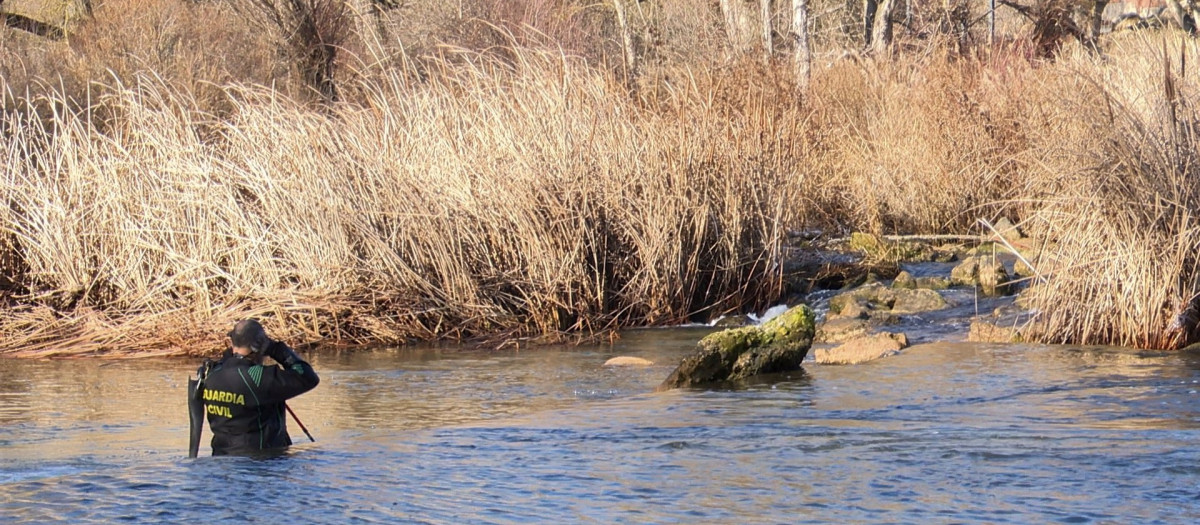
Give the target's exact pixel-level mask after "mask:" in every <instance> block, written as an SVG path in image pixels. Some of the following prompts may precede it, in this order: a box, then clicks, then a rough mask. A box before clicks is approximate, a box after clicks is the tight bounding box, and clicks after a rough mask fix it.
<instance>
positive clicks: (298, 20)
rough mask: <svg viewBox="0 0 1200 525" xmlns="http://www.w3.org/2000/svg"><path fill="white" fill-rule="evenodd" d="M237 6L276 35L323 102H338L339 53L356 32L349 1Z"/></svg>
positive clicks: (241, 2) (250, 0) (274, 0)
mask: <svg viewBox="0 0 1200 525" xmlns="http://www.w3.org/2000/svg"><path fill="white" fill-rule="evenodd" d="M233 5H234V8H235V9H237V10H238V11H239V12H240V13H242V14H243V15H244V16H246V17H247V18H248V19H249V20H251V21H252V22H253V23H255V24H256V25H258V26H260V27H262V28H263V29H265V30H267V31H269V32H270V33H271V34H272V36H273V37H274V39H275V40H276V42H278V44H279V46H280V50H281V51H282V52H283V53H284V54H285V55H287V56H288V57H289V58H290V59H291V60H292V62H293V63H294V64H295V65H296V68H297V70H298V73H299V74H300V76H301V78H302V79H303V81H304V84H305V85H306V86H308V87H310V88H312V89H313V91H314V92H315V93H317V94H318V95H319V96H320V98H321V100H322V101H323V102H325V103H331V102H336V101H337V100H338V88H337V81H336V73H337V70H336V67H337V54H338V50H339V49H341V48H342V46H343V44H344V43H345V42H346V40H347V39H349V37H350V34H351V32H352V31H353V20H352V18H351V14H352V13H351V11H350V9H349V7H348V6H347V5H346V2H345V0H236V1H235V2H233Z"/></svg>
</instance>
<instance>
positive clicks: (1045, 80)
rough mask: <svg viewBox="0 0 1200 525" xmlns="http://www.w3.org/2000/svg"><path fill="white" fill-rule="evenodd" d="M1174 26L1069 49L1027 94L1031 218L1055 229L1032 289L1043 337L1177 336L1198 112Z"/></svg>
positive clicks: (1190, 240)
mask: <svg viewBox="0 0 1200 525" xmlns="http://www.w3.org/2000/svg"><path fill="white" fill-rule="evenodd" d="M1197 51H1200V46H1198V45H1197V43H1196V41H1195V40H1194V39H1191V38H1187V37H1185V36H1183V35H1181V34H1175V33H1170V32H1166V33H1154V34H1150V35H1144V34H1143V35H1127V36H1125V37H1123V38H1121V39H1119V40H1117V41H1115V42H1114V43H1113V45H1112V46H1111V47H1110V48H1109V49H1108V51H1107V53H1105V54H1104V55H1102V56H1097V55H1094V54H1089V53H1084V52H1081V51H1078V50H1076V51H1075V52H1072V53H1069V54H1067V55H1065V56H1063V57H1061V58H1060V60H1059V61H1058V62H1057V63H1055V64H1053V65H1052V66H1050V67H1047V68H1046V69H1045V70H1044V71H1041V72H1040V73H1041V74H1040V78H1041V79H1042V82H1040V83H1038V84H1031V85H1030V90H1029V92H1028V96H1027V97H1026V99H1025V100H1024V103H1025V104H1026V105H1027V107H1026V109H1025V110H1024V114H1025V115H1026V118H1025V119H1023V128H1024V129H1025V130H1026V133H1027V134H1028V136H1029V139H1030V140H1029V144H1030V147H1029V150H1028V151H1027V152H1026V154H1025V160H1024V164H1025V166H1026V171H1025V172H1024V179H1025V182H1024V185H1025V187H1026V190H1025V194H1026V198H1028V199H1030V200H1031V202H1032V203H1033V204H1034V208H1033V209H1031V210H1030V213H1028V219H1027V223H1028V224H1029V225H1030V226H1031V229H1033V230H1035V231H1038V232H1040V233H1041V236H1042V237H1043V238H1045V239H1049V240H1051V241H1054V244H1052V245H1050V246H1049V248H1048V249H1047V250H1046V251H1045V255H1046V256H1045V257H1043V259H1042V265H1041V266H1042V268H1041V270H1042V271H1043V273H1045V274H1047V275H1048V276H1049V278H1048V279H1046V280H1045V282H1041V283H1038V284H1037V285H1036V286H1034V287H1033V288H1032V289H1031V293H1030V300H1031V301H1030V302H1031V304H1032V305H1033V306H1034V307H1035V308H1036V309H1037V310H1038V311H1039V312H1040V313H1041V314H1040V318H1039V322H1038V323H1036V324H1035V325H1034V332H1033V333H1034V335H1035V336H1036V337H1038V338H1040V339H1041V340H1045V341H1050V342H1073V343H1082V344H1119V345H1125V346H1134V347H1141V348H1171V347H1175V346H1178V345H1181V344H1187V343H1190V342H1194V338H1195V336H1194V335H1190V334H1188V333H1187V332H1188V331H1189V330H1190V327H1184V328H1188V329H1185V330H1179V329H1178V328H1179V327H1175V326H1173V325H1175V323H1176V318H1177V316H1178V315H1179V314H1181V313H1182V312H1183V311H1184V309H1185V308H1186V306H1187V304H1188V303H1189V301H1190V300H1191V299H1192V298H1194V297H1195V294H1196V293H1197V292H1198V291H1200V268H1198V267H1197V253H1198V251H1200V228H1198V227H1197V219H1198V218H1200V217H1198V215H1200V136H1198V135H1197V132H1198V131H1200V112H1198V108H1197V107H1196V104H1195V100H1197V95H1200V93H1198V91H1197V90H1198V88H1200V85H1197V83H1196V79H1195V75H1194V74H1193V73H1194V72H1190V73H1189V72H1188V71H1187V68H1188V67H1189V66H1188V64H1189V63H1192V62H1194V60H1195V59H1196V57H1197Z"/></svg>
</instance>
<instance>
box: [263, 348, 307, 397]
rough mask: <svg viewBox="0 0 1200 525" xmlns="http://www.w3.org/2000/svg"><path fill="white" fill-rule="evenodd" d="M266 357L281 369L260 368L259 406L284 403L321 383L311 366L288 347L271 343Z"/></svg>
mask: <svg viewBox="0 0 1200 525" xmlns="http://www.w3.org/2000/svg"><path fill="white" fill-rule="evenodd" d="M264 353H265V354H266V355H267V357H270V358H271V359H274V360H275V361H276V362H277V363H279V364H280V365H281V366H282V368H280V367H276V366H270V367H268V366H264V367H262V369H261V370H262V377H261V381H260V382H259V383H260V384H259V385H257V386H258V390H259V392H260V394H259V395H260V396H261V397H260V399H259V400H258V401H259V403H261V404H267V403H278V402H282V401H286V400H288V399H291V398H293V397H296V396H298V395H300V394H303V393H305V392H308V391H309V390H312V389H313V388H316V386H317V384H318V383H320V382H321V378H319V377H317V373H316V372H315V371H313V368H312V365H309V364H308V363H307V362H306V361H304V360H303V359H301V358H300V356H298V355H296V352H295V351H294V350H292V349H291V348H290V347H289V346H288V345H286V344H284V343H282V342H280V341H272V342H271V343H270V344H268V346H267V348H266V350H265V352H264Z"/></svg>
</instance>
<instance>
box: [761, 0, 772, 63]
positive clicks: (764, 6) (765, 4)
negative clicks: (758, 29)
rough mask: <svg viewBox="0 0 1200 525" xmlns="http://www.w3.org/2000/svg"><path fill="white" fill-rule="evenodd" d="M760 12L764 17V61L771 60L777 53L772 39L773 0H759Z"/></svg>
mask: <svg viewBox="0 0 1200 525" xmlns="http://www.w3.org/2000/svg"><path fill="white" fill-rule="evenodd" d="M758 7H759V14H760V18H762V46H763V57H764V61H766V62H770V61H771V55H773V54H775V50H774V45H773V42H772V41H771V0H758Z"/></svg>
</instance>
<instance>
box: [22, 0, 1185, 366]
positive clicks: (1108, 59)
mask: <svg viewBox="0 0 1200 525" xmlns="http://www.w3.org/2000/svg"><path fill="white" fill-rule="evenodd" d="M114 1H115V0H114ZM129 1H130V2H139V1H141V2H145V1H146V0H129ZM518 4H520V5H518ZM535 4H536V5H541V4H540V3H537V2H534V3H529V4H528V5H526V4H525V3H520V2H517V3H489V2H484V1H482V0H481V1H479V2H467V3H460V4H459V5H462V6H465V8H464V9H465V14H464V13H463V12H459V13H449V12H447V10H452V9H451V6H450V4H434V3H430V4H422V5H423V6H425V8H427V9H432V10H433V14H431V15H430V17H431V21H428V23H426V24H425V25H421V26H420V27H416V28H414V27H406V26H404V25H402V24H398V23H397V21H398V20H401V19H402V18H403V17H401V16H400V15H398V14H394V13H382V14H378V15H377V16H375V17H374V18H373V19H370V20H368V19H366V18H363V19H360V20H358V28H359V33H358V34H357V35H356V37H355V38H354V39H352V41H351V42H348V43H347V52H345V53H339V54H338V56H339V57H352V58H353V60H350V62H348V63H343V64H339V66H340V67H342V69H339V71H344V72H347V73H348V74H347V75H346V76H345V77H344V80H343V81H342V83H341V84H339V86H338V87H339V89H343V91H342V92H341V94H342V95H344V96H343V101H342V102H339V103H336V104H332V105H329V106H327V107H325V108H323V109H314V108H312V107H309V106H307V105H305V104H304V103H303V102H300V101H298V100H300V99H302V98H303V97H300V96H298V95H297V93H299V92H300V90H301V89H302V83H301V82H300V81H299V80H297V79H295V78H293V76H289V75H288V74H287V73H286V71H288V70H289V68H288V67H286V64H279V63H270V58H269V57H263V56H262V55H259V54H255V53H254V52H253V49H256V47H255V46H254V45H253V43H255V42H259V41H258V40H256V39H255V36H254V35H252V34H250V33H248V32H247V30H246V28H245V26H242V29H240V30H239V29H237V27H236V26H229V27H231V28H232V29H229V28H227V29H226V30H225V31H226V32H225V33H222V34H223V35H224V36H222V37H221V38H218V39H209V40H207V42H211V43H212V44H213V45H219V46H221V49H223V50H226V51H229V50H237V49H243V50H245V56H246V57H247V58H248V60H247V63H248V64H251V65H252V66H253V67H251V66H248V65H246V64H239V63H232V62H228V61H223V60H214V59H213V56H229V55H221V54H216V55H214V54H208V53H191V52H184V51H178V52H175V53H164V52H160V51H162V50H163V49H175V50H191V51H195V49H193V48H194V47H195V46H184V47H179V46H178V45H176V44H171V46H174V47H171V46H168V47H166V48H164V47H163V45H164V44H170V43H172V42H187V41H196V40H197V39H200V40H203V39H204V36H205V35H204V33H203V32H202V31H199V30H195V29H192V28H193V27H194V26H192V25H187V24H178V23H176V20H177V18H174V17H172V16H149V17H146V18H139V19H136V20H134V19H130V20H125V19H123V18H121V17H115V16H110V17H109V19H108V21H107V22H105V24H108V25H104V24H97V25H95V26H93V27H89V28H85V29H84V30H81V31H80V32H79V33H78V34H77V35H76V36H75V37H73V38H74V39H75V40H74V41H72V42H71V45H70V46H68V47H60V48H55V47H53V46H47V45H43V44H38V43H29V42H23V43H21V44H20V46H7V47H0V58H3V60H0V73H4V76H3V78H4V84H3V85H0V90H2V91H3V93H4V96H2V97H0V156H2V158H3V161H0V197H2V198H3V199H4V200H5V202H7V203H8V206H6V207H5V208H4V209H3V210H0V299H2V300H3V304H4V308H5V313H4V316H3V320H0V335H3V339H2V342H0V355H23V356H33V357H54V356H57V357H62V356H77V355H108V356H127V355H139V356H140V355H168V354H205V353H210V352H212V351H213V350H214V349H215V348H217V346H218V345H219V340H218V336H219V334H220V333H222V332H223V331H224V330H225V329H226V328H227V327H228V326H229V325H230V324H231V323H232V322H233V321H234V320H236V319H238V318H240V317H244V316H258V317H261V318H263V319H264V320H265V321H266V322H267V324H268V327H269V329H270V330H271V331H272V332H273V333H275V334H277V335H279V336H283V337H287V338H289V339H293V340H303V341H343V342H349V343H358V342H394V341H403V340H407V339H410V338H424V339H428V338H440V337H475V336H485V335H495V334H506V335H510V336H512V337H513V338H514V339H513V340H524V339H534V338H558V337H563V336H564V334H591V333H604V332H605V331H607V330H611V329H614V328H618V327H623V326H630V325H654V324H669V323H677V322H681V321H684V320H688V319H706V318H710V317H712V316H714V315H716V314H719V313H724V312H729V311H745V310H750V309H755V308H758V307H761V306H763V305H765V304H766V303H767V302H769V301H772V300H776V299H778V298H779V296H780V294H781V292H782V289H781V287H782V282H783V280H782V275H781V271H782V270H781V268H782V267H783V262H784V261H783V260H782V257H783V255H782V253H783V249H782V243H783V238H784V237H785V235H784V233H785V232H786V231H787V230H788V229H789V228H803V227H809V226H821V227H826V228H833V229H842V230H847V229H861V230H871V231H875V232H878V233H911V232H922V233H967V230H969V229H970V228H972V227H973V225H975V224H976V221H977V219H979V218H986V219H993V218H996V217H998V216H1002V215H1003V216H1007V217H1009V218H1012V219H1014V220H1017V221H1018V222H1020V223H1021V224H1022V226H1023V227H1024V228H1025V229H1026V230H1027V231H1029V232H1031V233H1034V234H1036V235H1037V236H1038V237H1039V239H1041V242H1042V243H1044V244H1045V245H1046V247H1045V249H1044V250H1043V251H1042V253H1043V257H1042V258H1040V259H1039V260H1038V261H1035V263H1037V264H1038V265H1039V270H1040V271H1041V272H1042V273H1043V274H1045V275H1047V276H1049V279H1048V280H1047V281H1046V282H1044V283H1039V284H1038V285H1036V286H1035V287H1033V288H1032V290H1031V292H1029V299H1030V302H1031V303H1032V304H1033V306H1034V307H1035V308H1036V309H1037V311H1038V312H1040V315H1039V317H1038V322H1037V324H1036V325H1035V329H1034V331H1033V332H1031V333H1033V334H1034V335H1036V336H1037V337H1040V338H1041V339H1042V340H1046V341H1053V342H1075V343H1116V344H1124V345H1130V346H1139V347H1172V346H1177V345H1179V344H1182V343H1186V342H1189V341H1188V338H1187V337H1186V336H1182V335H1180V334H1179V333H1177V332H1173V331H1172V330H1171V328H1170V327H1171V323H1172V322H1173V321H1174V319H1175V315H1176V314H1177V313H1178V312H1179V311H1180V310H1181V308H1182V307H1183V306H1184V305H1186V303H1187V302H1188V300H1189V299H1190V298H1191V297H1192V296H1193V295H1194V293H1195V292H1196V291H1197V290H1198V289H1200V283H1198V279H1200V276H1198V273H1197V267H1196V265H1197V262H1196V257H1195V256H1194V255H1193V254H1194V253H1196V249H1197V247H1198V246H1197V242H1196V241H1195V239H1196V238H1197V236H1196V233H1197V227H1196V210H1197V209H1200V197H1198V193H1197V192H1198V188H1197V183H1196V182H1195V181H1196V180H1197V177H1196V175H1197V174H1196V173H1195V169H1196V168H1195V166H1196V165H1197V162H1196V161H1197V160H1200V159H1197V158H1196V157H1197V143H1196V139H1195V130H1196V126H1197V114H1196V111H1195V108H1194V107H1193V105H1192V103H1191V102H1190V101H1191V100H1195V95H1196V93H1195V91H1196V86H1195V84H1194V80H1193V79H1192V77H1189V76H1187V75H1186V74H1185V73H1184V71H1185V70H1186V68H1184V67H1182V63H1184V62H1186V61H1187V60H1194V57H1195V56H1196V51H1197V49H1196V45H1195V43H1194V42H1193V41H1191V40H1189V39H1182V38H1179V37H1178V36H1177V35H1174V34H1173V33H1170V32H1164V33H1154V36H1150V37H1146V36H1139V35H1125V36H1120V37H1115V38H1113V39H1111V40H1110V41H1109V42H1108V44H1107V45H1108V46H1109V47H1108V48H1107V49H1106V51H1105V54H1103V55H1097V54H1094V53H1091V52H1087V51H1085V50H1083V49H1081V48H1080V47H1079V46H1073V45H1067V46H1066V47H1065V48H1064V50H1063V51H1062V53H1061V54H1060V55H1059V57H1058V58H1057V59H1056V60H1054V61H1049V62H1040V61H1033V60H1031V59H1030V53H1029V51H1028V46H1027V45H1024V46H1023V45H1020V43H1018V44H1015V45H1012V46H1009V47H1003V46H1000V47H997V48H993V49H990V50H984V51H980V52H972V53H966V54H964V53H963V50H962V49H960V48H959V47H958V45H957V44H955V43H937V42H934V43H930V44H928V45H927V46H926V47H923V48H920V47H913V46H911V45H910V46H909V51H907V52H905V53H900V54H897V55H895V56H892V57H886V58H861V57H854V56H852V55H851V56H850V57H848V58H844V59H831V58H829V55H825V56H826V58H825V59H823V60H821V61H819V62H820V63H819V64H818V67H817V68H816V70H815V71H814V78H813V83H812V88H811V90H810V91H809V92H808V93H807V94H806V95H805V97H803V99H801V98H799V97H796V96H794V90H793V87H792V85H791V83H790V78H789V76H788V75H787V73H786V72H784V71H781V70H779V69H777V67H776V65H773V64H765V65H764V64H761V63H759V62H758V61H757V60H753V61H749V60H743V61H732V62H731V61H727V60H726V57H725V56H724V54H723V53H722V51H721V49H722V47H721V45H722V44H720V42H722V41H723V40H724V36H723V35H721V34H720V28H719V26H717V25H716V20H718V19H717V18H716V17H715V15H714V14H713V13H707V14H704V13H700V14H693V15H689V16H691V18H688V17H685V16H682V15H681V14H680V13H686V12H688V11H687V9H684V8H685V7H686V6H685V5H684V4H683V3H664V4H663V5H662V6H661V7H655V8H654V10H645V11H641V12H638V13H637V14H636V15H635V16H633V17H632V19H633V21H634V25H635V28H634V30H635V32H637V35H638V38H639V39H640V40H639V41H640V42H642V43H643V45H645V46H649V43H650V42H659V41H661V43H655V46H654V47H652V48H651V47H646V48H644V50H645V51H646V55H645V57H646V58H647V60H648V67H647V68H646V69H645V71H644V74H643V77H642V78H641V79H640V80H639V81H638V82H637V83H635V84H632V85H633V86H634V89H633V90H632V92H631V91H630V90H629V88H628V86H630V85H631V84H627V83H626V82H625V79H624V78H621V77H620V72H619V71H618V69H619V66H618V65H619V64H620V63H621V60H620V58H619V57H618V58H616V59H615V60H614V56H615V55H613V53H619V49H615V48H614V46H613V45H611V42H609V41H603V39H596V40H595V41H593V40H589V39H595V37H596V36H597V35H595V34H594V33H596V32H601V31H604V30H605V29H604V28H605V27H606V26H605V22H604V18H603V13H599V12H597V11H596V10H595V9H592V8H587V9H582V8H580V9H576V7H578V6H576V4H574V3H563V4H561V6H559V7H557V8H555V9H552V10H550V11H540V10H538V9H534V8H532V7H530V6H533V7H536V5H535ZM114 5H120V3H119V2H118V3H114ZM147 5H152V6H160V7H161V6H166V7H163V9H166V8H167V7H169V8H170V9H173V10H175V11H173V12H176V13H180V15H179V16H180V17H183V18H184V19H188V20H191V19H194V17H198V16H199V17H201V18H203V17H205V16H214V17H215V16H225V15H226V14H227V12H226V11H222V9H223V8H221V7H220V6H216V5H207V4H195V5H193V4H175V3H171V2H170V0H163V2H162V3H161V4H158V3H154V2H150V3H149V4H147ZM555 5H559V4H555ZM472 13H473V14H475V15H479V16H483V15H487V16H496V17H499V18H501V19H503V20H499V19H498V20H496V21H494V23H493V21H488V20H482V19H479V18H472ZM489 13H490V14H489ZM547 13H549V15H547ZM160 14H161V13H160ZM167 14H168V15H169V14H170V13H167ZM405 14H406V15H413V13H412V12H406V13H405ZM435 15H436V16H435ZM104 16H106V15H104V12H102V11H99V10H98V12H97V18H98V20H101V21H103V20H105V19H104ZM410 19H411V16H410ZM405 20H409V19H405ZM827 22H829V20H826V21H825V22H821V23H827ZM122 24H125V25H124V26H122ZM639 24H640V25H639ZM418 25H420V24H418ZM122 27H128V28H129V29H128V30H126V29H121V28H122ZM124 31H129V32H130V36H129V37H128V38H127V39H125V38H124V36H125V35H124V34H123V32H124ZM239 31H241V32H239ZM422 31H424V33H422ZM401 32H403V35H401V36H400V37H397V36H396V35H397V34H398V33H401ZM0 38H8V37H4V36H3V34H2V33H0ZM88 39H91V40H95V41H98V42H100V43H105V42H107V45H86V44H87V43H88ZM13 41H14V40H5V42H13ZM397 42H409V44H406V46H399V45H398V44H397ZM413 42H415V44H413ZM559 43H565V45H562V46H561V47H560V46H559V45H558V44H559ZM117 44H120V45H117ZM447 44H451V45H447ZM414 49H417V50H418V51H414ZM698 50H699V51H698ZM263 61H267V62H263ZM196 65H199V66H202V67H199V66H197V67H193V66H196ZM39 68H40V69H39ZM195 72H198V73H195ZM269 83H275V85H274V88H273V89H272V88H268V87H264V85H266V84H269Z"/></svg>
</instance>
